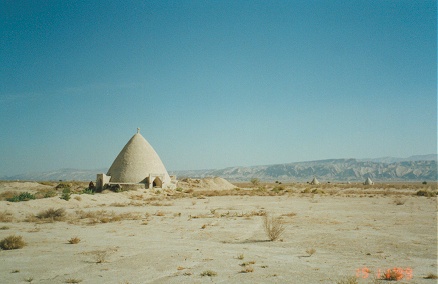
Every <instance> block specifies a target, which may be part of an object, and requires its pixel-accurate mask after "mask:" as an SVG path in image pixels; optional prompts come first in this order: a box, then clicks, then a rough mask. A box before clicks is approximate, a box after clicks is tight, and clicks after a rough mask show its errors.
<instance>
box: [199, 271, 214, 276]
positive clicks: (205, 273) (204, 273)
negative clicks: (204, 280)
mask: <svg viewBox="0 0 438 284" xmlns="http://www.w3.org/2000/svg"><path fill="white" fill-rule="evenodd" d="M216 275H217V272H215V271H213V270H205V271H203V272H202V273H201V276H210V277H211V276H216Z"/></svg>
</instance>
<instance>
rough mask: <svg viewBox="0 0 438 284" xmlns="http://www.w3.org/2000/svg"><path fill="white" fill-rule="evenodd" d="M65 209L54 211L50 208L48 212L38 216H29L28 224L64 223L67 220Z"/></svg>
mask: <svg viewBox="0 0 438 284" xmlns="http://www.w3.org/2000/svg"><path fill="white" fill-rule="evenodd" d="M65 216H66V213H65V209H64V208H58V209H53V208H49V209H47V210H43V211H40V212H39V213H38V214H36V215H34V216H28V217H27V218H26V221H27V222H39V221H42V222H54V221H64V220H65Z"/></svg>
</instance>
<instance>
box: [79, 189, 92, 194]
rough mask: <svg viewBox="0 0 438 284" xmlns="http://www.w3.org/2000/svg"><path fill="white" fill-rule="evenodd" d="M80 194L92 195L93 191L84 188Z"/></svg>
mask: <svg viewBox="0 0 438 284" xmlns="http://www.w3.org/2000/svg"><path fill="white" fill-rule="evenodd" d="M82 194H91V195H93V194H94V190H93V189H91V188H85V189H84V190H82Z"/></svg>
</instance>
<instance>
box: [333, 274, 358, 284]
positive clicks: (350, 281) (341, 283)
mask: <svg viewBox="0 0 438 284" xmlns="http://www.w3.org/2000/svg"><path fill="white" fill-rule="evenodd" d="M358 283H359V282H358V280H357V277H356V276H347V277H344V278H343V279H341V280H338V281H336V284H358Z"/></svg>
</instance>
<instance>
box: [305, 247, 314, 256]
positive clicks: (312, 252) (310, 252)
mask: <svg viewBox="0 0 438 284" xmlns="http://www.w3.org/2000/svg"><path fill="white" fill-rule="evenodd" d="M315 252H316V249H314V248H309V249H307V250H306V253H307V254H308V255H309V257H311V256H312V255H313V254H314V253H315Z"/></svg>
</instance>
